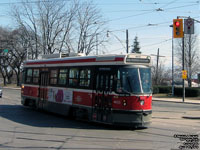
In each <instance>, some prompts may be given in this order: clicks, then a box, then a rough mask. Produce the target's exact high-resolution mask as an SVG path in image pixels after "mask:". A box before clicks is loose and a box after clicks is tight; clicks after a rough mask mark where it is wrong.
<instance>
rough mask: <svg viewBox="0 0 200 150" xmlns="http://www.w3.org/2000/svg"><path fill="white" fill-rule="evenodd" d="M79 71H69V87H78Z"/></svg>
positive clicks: (75, 69) (72, 69) (74, 69)
mask: <svg viewBox="0 0 200 150" xmlns="http://www.w3.org/2000/svg"><path fill="white" fill-rule="evenodd" d="M78 79H79V70H78V68H71V69H70V71H69V86H78V81H79V80H78Z"/></svg>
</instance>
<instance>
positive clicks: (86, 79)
mask: <svg viewBox="0 0 200 150" xmlns="http://www.w3.org/2000/svg"><path fill="white" fill-rule="evenodd" d="M90 77H91V71H90V69H83V70H81V71H80V84H79V85H80V86H81V87H89V86H90Z"/></svg>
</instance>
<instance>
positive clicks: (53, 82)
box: [50, 69, 58, 85]
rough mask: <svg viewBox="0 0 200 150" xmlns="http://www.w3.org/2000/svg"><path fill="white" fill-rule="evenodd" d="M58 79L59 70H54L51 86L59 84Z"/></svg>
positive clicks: (51, 73) (51, 74)
mask: <svg viewBox="0 0 200 150" xmlns="http://www.w3.org/2000/svg"><path fill="white" fill-rule="evenodd" d="M57 77H58V70H57V69H52V70H51V72H50V84H52V85H56V84H57Z"/></svg>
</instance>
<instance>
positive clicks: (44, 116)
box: [0, 89, 200, 150]
mask: <svg viewBox="0 0 200 150" xmlns="http://www.w3.org/2000/svg"><path fill="white" fill-rule="evenodd" d="M3 92H4V93H3V98H1V99H0V150H136V149H137V150H151V149H154V150H170V149H178V147H179V146H181V145H182V144H181V141H180V139H178V138H175V137H174V135H200V120H198V119H184V118H182V115H183V114H184V113H186V112H187V111H190V110H200V105H192V104H181V103H171V102H157V101H154V102H153V116H152V124H151V125H150V126H149V128H147V129H135V130H130V129H124V128H113V127H110V126H103V125H99V124H94V123H87V122H81V121H76V120H69V119H66V118H65V117H62V116H58V115H54V114H49V113H45V112H40V111H36V110H33V109H29V108H25V107H23V106H21V104H20V90H11V89H4V91H3ZM197 144H198V142H197Z"/></svg>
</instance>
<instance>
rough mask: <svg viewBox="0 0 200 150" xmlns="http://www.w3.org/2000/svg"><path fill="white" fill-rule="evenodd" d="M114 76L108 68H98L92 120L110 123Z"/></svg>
mask: <svg viewBox="0 0 200 150" xmlns="http://www.w3.org/2000/svg"><path fill="white" fill-rule="evenodd" d="M113 80H114V74H113V72H112V70H111V69H110V68H99V70H97V74H96V87H95V93H96V94H95V98H94V99H93V120H95V121H100V122H107V123H109V122H110V121H111V119H112V118H111V108H112V96H111V93H112V90H113Z"/></svg>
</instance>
